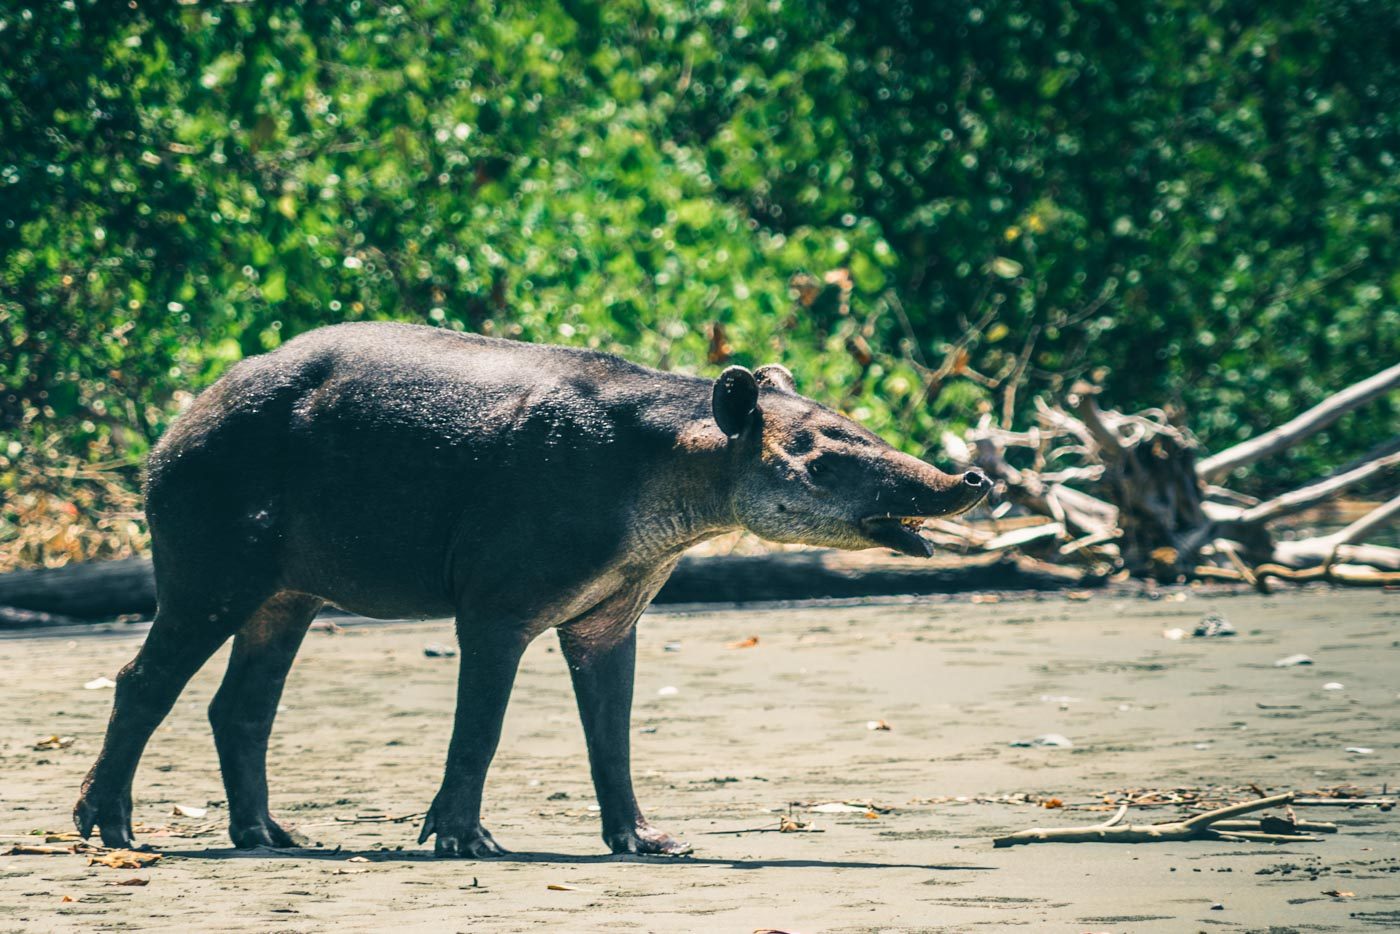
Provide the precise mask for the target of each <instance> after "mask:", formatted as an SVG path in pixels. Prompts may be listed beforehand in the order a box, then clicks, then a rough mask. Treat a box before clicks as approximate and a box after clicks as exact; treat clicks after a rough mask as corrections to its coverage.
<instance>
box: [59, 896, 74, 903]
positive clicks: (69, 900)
mask: <svg viewBox="0 0 1400 934" xmlns="http://www.w3.org/2000/svg"><path fill="white" fill-rule="evenodd" d="M59 901H61V902H75V901H77V899H76V898H74V897H73V896H71V895H65V896H63V897H62V898H60V899H59Z"/></svg>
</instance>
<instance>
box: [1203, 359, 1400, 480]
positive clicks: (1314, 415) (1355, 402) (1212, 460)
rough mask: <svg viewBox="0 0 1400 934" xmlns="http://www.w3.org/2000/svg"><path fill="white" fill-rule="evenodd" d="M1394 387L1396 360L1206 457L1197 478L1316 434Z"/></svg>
mask: <svg viewBox="0 0 1400 934" xmlns="http://www.w3.org/2000/svg"><path fill="white" fill-rule="evenodd" d="M1397 386H1400V363H1397V364H1395V365H1394V366H1392V367H1390V368H1389V369H1386V370H1382V371H1381V372H1379V373H1377V374H1376V375H1375V376H1372V377H1371V378H1370V379H1364V380H1362V381H1361V382H1359V383H1357V384H1355V385H1354V386H1349V387H1347V388H1346V389H1344V390H1342V391H1341V392H1339V393H1337V394H1336V395H1333V396H1331V397H1329V398H1328V399H1326V400H1324V401H1323V402H1321V403H1319V404H1318V405H1315V406H1313V407H1312V408H1311V409H1308V410H1307V411H1306V412H1304V413H1303V414H1302V415H1299V416H1298V417H1297V418H1295V419H1293V420H1292V421H1291V422H1288V423H1287V424H1283V425H1280V426H1279V427H1277V428H1275V429H1273V430H1272V431H1266V432H1264V433H1263V434H1262V435H1259V436H1258V437H1256V438H1251V439H1249V440H1248V441H1245V442H1243V443H1242V444H1237V445H1235V446H1234V447H1232V448H1229V449H1227V450H1224V451H1221V452H1220V453H1219V454H1216V455H1215V456H1214V457H1207V458H1206V459H1205V460H1203V461H1201V464H1200V473H1201V478H1202V479H1203V480H1206V481H1209V482H1215V481H1217V480H1219V479H1221V478H1222V477H1225V476H1227V475H1229V474H1230V472H1231V471H1233V470H1235V469H1236V468H1237V467H1243V466H1245V465H1247V464H1252V463H1254V462H1255V461H1258V460H1262V459H1264V458H1265V457H1268V456H1269V455H1271V454H1277V453H1278V452H1279V451H1282V450H1286V449H1287V448H1289V447H1291V446H1293V445H1294V444H1297V443H1298V442H1299V441H1301V440H1303V439H1304V438H1307V437H1310V436H1312V435H1315V434H1317V433H1318V432H1319V431H1321V430H1322V429H1324V428H1326V427H1327V426H1328V425H1331V424H1332V423H1333V422H1335V421H1336V420H1337V419H1339V418H1341V417H1342V416H1343V415H1345V414H1346V413H1348V412H1350V411H1351V410H1353V409H1356V408H1360V407H1361V406H1363V405H1365V404H1366V403H1368V402H1370V401H1371V400H1373V399H1376V398H1379V397H1380V396H1382V395H1384V394H1385V393H1387V392H1389V391H1390V390H1392V389H1394V388H1395V387H1397Z"/></svg>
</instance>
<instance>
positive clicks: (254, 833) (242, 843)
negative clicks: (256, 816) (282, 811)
mask: <svg viewBox="0 0 1400 934" xmlns="http://www.w3.org/2000/svg"><path fill="white" fill-rule="evenodd" d="M228 835H229V836H230V837H231V838H232V839H233V845H234V846H236V847H238V848H239V849H240V850H251V849H253V848H254V847H259V846H268V847H272V848H274V849H286V848H287V847H296V846H304V845H305V844H306V841H305V840H301V839H299V838H298V837H297V836H295V835H293V834H291V833H288V832H287V831H285V830H283V829H282V828H281V827H279V826H278V825H277V822H276V821H275V820H273V819H272V818H271V817H265V818H263V819H262V820H259V821H254V822H253V823H249V824H229V828H228Z"/></svg>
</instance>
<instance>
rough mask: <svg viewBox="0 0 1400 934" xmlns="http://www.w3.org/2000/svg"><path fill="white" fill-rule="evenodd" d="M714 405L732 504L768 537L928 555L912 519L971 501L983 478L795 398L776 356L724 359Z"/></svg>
mask: <svg viewBox="0 0 1400 934" xmlns="http://www.w3.org/2000/svg"><path fill="white" fill-rule="evenodd" d="M713 405H714V416H715V421H716V422H717V423H718V424H719V427H720V429H721V430H722V431H723V432H724V433H725V435H727V436H728V444H729V447H730V452H729V456H730V463H731V467H732V469H733V470H734V471H735V474H734V509H735V512H736V514H737V516H738V518H739V521H740V522H741V523H742V524H743V525H744V527H745V528H747V529H748V530H749V531H751V532H753V533H755V534H757V535H759V536H761V537H763V538H766V539H769V540H770V541H777V542H800V543H802V544H807V545H822V546H826V547H831V548H872V547H884V548H893V549H894V550H895V551H900V552H903V553H904V554H909V555H915V556H918V557H927V556H928V555H929V554H931V553H932V549H931V548H930V547H929V545H928V543H927V542H925V541H924V539H923V538H921V537H920V536H919V534H918V531H917V529H918V527H919V525H920V524H921V521H922V520H923V519H925V518H930V517H934V516H950V515H955V514H957V513H960V512H963V511H965V510H967V509H971V508H972V507H973V506H975V505H977V504H978V503H979V502H981V501H982V499H983V498H984V497H985V496H986V495H987V493H988V491H989V490H991V487H992V485H991V482H990V481H989V480H988V479H987V478H986V476H984V475H983V474H982V473H981V472H980V471H976V470H971V471H968V472H967V473H963V474H946V473H943V472H942V471H941V470H938V469H937V468H935V467H932V466H930V465H929V464H926V463H924V462H923V461H921V460H919V459H918V458H915V457H910V456H909V455H908V454H903V453H901V452H899V451H896V450H895V449H894V448H892V447H890V446H889V445H888V444H886V443H885V442H883V441H881V440H880V439H879V438H877V437H876V436H875V435H874V434H872V433H871V432H869V431H866V430H865V429H864V428H862V427H861V426H859V425H857V424H856V423H855V422H853V421H851V420H850V419H848V418H843V417H842V416H840V415H837V414H836V413H835V412H833V411H831V410H830V409H828V408H825V407H824V406H821V405H819V404H817V403H815V402H813V401H812V400H810V399H805V398H803V397H802V396H800V395H798V394H797V389H796V387H795V386H794V384H793V378H792V374H791V373H789V372H788V371H787V370H786V369H785V368H784V367H781V366H776V365H769V366H764V367H759V368H758V370H757V371H755V372H750V371H748V370H747V369H745V368H743V367H740V366H732V367H730V368H729V369H727V370H725V371H724V372H723V373H722V374H720V377H719V378H718V379H717V380H715V385H714V400H713Z"/></svg>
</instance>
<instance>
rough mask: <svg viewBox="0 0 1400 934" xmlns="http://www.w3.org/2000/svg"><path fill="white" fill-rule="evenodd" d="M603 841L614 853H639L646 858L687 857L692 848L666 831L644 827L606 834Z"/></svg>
mask: <svg viewBox="0 0 1400 934" xmlns="http://www.w3.org/2000/svg"><path fill="white" fill-rule="evenodd" d="M603 840H604V841H606V842H607V844H608V848H609V849H610V850H612V851H613V852H614V853H637V854H641V855H644V856H648V855H650V856H685V855H687V854H688V853H690V852H691V851H692V849H693V848H692V847H691V845H690V844H689V843H686V842H685V841H684V840H677V839H676V838H675V837H673V836H671V835H670V834H668V833H666V832H665V831H664V830H657V829H656V828H655V827H651V826H649V825H643V826H641V827H638V828H636V829H635V830H624V831H621V832H620V833H605V834H603Z"/></svg>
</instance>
